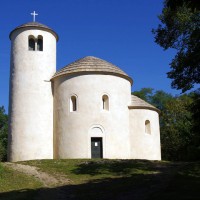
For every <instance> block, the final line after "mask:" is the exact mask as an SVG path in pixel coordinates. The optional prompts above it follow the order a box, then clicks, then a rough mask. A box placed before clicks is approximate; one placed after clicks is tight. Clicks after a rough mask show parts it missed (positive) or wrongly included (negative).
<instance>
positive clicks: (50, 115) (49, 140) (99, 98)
mask: <svg viewBox="0 0 200 200" xmlns="http://www.w3.org/2000/svg"><path fill="white" fill-rule="evenodd" d="M10 40H11V69H10V98H9V116H10V122H9V138H8V143H9V153H8V155H9V158H8V159H9V161H23V160H33V159H65V158H108V159H148V160H160V159H161V151H160V129H159V110H158V109H157V108H155V107H154V106H152V105H150V104H148V103H147V102H145V101H143V100H142V99H140V98H138V97H136V96H134V95H131V85H132V84H133V80H132V78H131V77H129V76H128V75H127V74H126V73H125V72H124V71H123V70H121V69H120V68H118V67H117V66H115V65H113V64H111V63H109V62H107V61H105V60H102V59H100V58H96V57H93V56H87V57H84V58H81V59H79V60H77V61H74V62H73V63H71V64H68V65H66V66H65V67H63V68H62V69H61V70H59V71H57V72H56V43H57V41H58V35H57V33H56V32H55V31H54V30H52V29H51V28H49V27H47V26H45V25H43V24H40V23H38V22H30V23H26V24H23V25H21V26H18V27H17V28H15V29H14V30H13V31H12V32H11V33H10Z"/></svg>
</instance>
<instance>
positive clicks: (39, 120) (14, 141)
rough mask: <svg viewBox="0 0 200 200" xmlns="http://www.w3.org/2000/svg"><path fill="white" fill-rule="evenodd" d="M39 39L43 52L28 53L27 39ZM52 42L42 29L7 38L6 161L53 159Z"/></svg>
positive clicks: (21, 30)
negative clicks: (8, 98)
mask: <svg viewBox="0 0 200 200" xmlns="http://www.w3.org/2000/svg"><path fill="white" fill-rule="evenodd" d="M29 35H33V36H35V37H36V38H37V37H38V35H42V36H43V51H29V50H28V37H29ZM55 71H56V39H55V37H54V36H53V35H52V34H51V33H49V32H47V31H43V30H37V29H30V28H27V29H19V30H16V31H15V32H13V33H12V35H11V70H10V104H9V113H10V127H9V128H10V131H9V160H10V161H20V160H30V159H44V158H53V95H52V88H51V82H50V81H49V80H50V78H51V77H52V75H53V74H54V73H55Z"/></svg>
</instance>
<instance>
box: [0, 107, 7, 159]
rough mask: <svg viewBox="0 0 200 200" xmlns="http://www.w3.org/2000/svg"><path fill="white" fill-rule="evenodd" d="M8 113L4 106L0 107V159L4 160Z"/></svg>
mask: <svg viewBox="0 0 200 200" xmlns="http://www.w3.org/2000/svg"><path fill="white" fill-rule="evenodd" d="M7 138H8V115H7V114H6V113H5V109H4V107H3V106H2V107H0V161H5V160H6V157H7V143H8V140H7Z"/></svg>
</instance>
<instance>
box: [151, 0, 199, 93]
mask: <svg viewBox="0 0 200 200" xmlns="http://www.w3.org/2000/svg"><path fill="white" fill-rule="evenodd" d="M159 19H160V21H161V24H159V25H158V28H157V29H153V33H154V35H155V42H156V43H157V44H159V45H160V46H161V47H163V48H164V49H165V50H166V49H169V48H173V49H175V50H176V51H177V54H176V55H175V57H174V59H173V60H172V62H171V64H170V65H171V71H170V72H168V73H167V74H168V77H169V78H171V79H173V81H172V87H174V88H176V89H181V90H182V92H185V91H187V90H190V89H191V88H193V87H194V85H195V84H199V83H200V56H199V55H200V2H199V0H165V1H164V8H163V10H162V14H160V15H159Z"/></svg>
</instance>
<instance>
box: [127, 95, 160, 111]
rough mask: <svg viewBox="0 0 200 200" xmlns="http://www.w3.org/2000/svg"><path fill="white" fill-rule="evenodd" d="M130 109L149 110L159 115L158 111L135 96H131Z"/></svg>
mask: <svg viewBox="0 0 200 200" xmlns="http://www.w3.org/2000/svg"><path fill="white" fill-rule="evenodd" d="M129 108H130V109H149V110H155V111H156V112H158V113H160V110H159V109H158V108H156V107H154V106H152V105H151V104H149V103H147V102H146V101H144V100H142V99H140V98H139V97H137V96H135V95H131V105H130V106H129Z"/></svg>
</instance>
